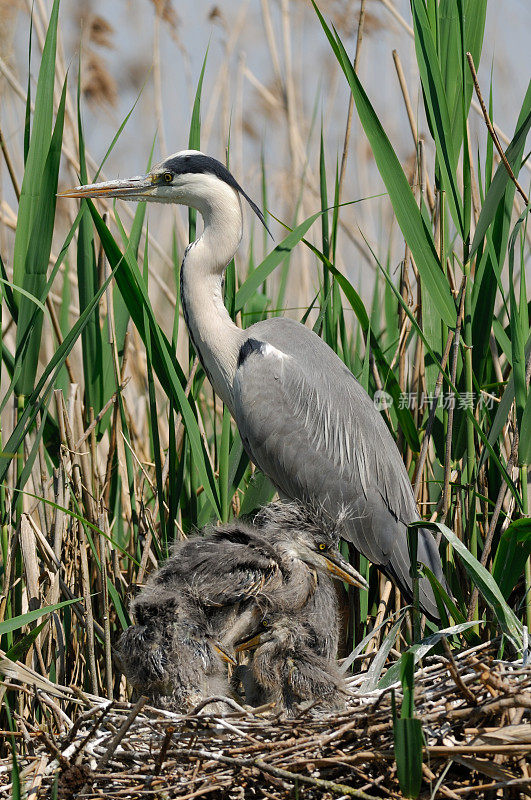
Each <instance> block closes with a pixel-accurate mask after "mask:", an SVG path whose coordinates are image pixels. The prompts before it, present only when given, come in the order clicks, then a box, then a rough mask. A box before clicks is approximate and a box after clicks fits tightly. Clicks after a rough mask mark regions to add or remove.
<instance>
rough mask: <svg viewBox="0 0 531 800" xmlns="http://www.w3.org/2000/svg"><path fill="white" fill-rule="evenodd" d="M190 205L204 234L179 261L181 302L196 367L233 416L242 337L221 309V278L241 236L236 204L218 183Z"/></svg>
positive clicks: (233, 194)
mask: <svg viewBox="0 0 531 800" xmlns="http://www.w3.org/2000/svg"><path fill="white" fill-rule="evenodd" d="M193 205H194V207H196V208H197V209H198V211H199V212H200V214H201V215H202V217H203V221H204V230H203V233H202V235H201V236H200V237H199V239H197V240H196V241H195V242H193V243H192V244H191V245H190V246H189V248H188V250H187V251H186V253H185V256H184V260H183V263H182V267H181V302H182V306H183V312H184V316H185V320H186V324H187V326H188V330H189V332H190V336H191V338H192V341H193V343H194V347H195V349H196V350H197V353H198V355H199V357H200V359H201V362H202V363H203V366H204V367H205V370H206V372H207V373H208V376H209V378H210V380H211V382H212V385H213V386H214V389H215V391H216V393H217V394H218V395H219V396H220V397H221V399H222V400H223V402H224V403H226V404H227V405H228V407H229V409H230V410H231V411H232V410H233V402H232V397H233V390H232V384H233V380H234V375H235V372H236V367H237V363H238V355H239V352H240V347H241V345H242V344H243V342H244V340H245V335H244V333H243V331H241V330H240V329H239V328H238V327H236V325H235V324H234V322H233V321H232V319H231V317H230V315H229V313H228V311H227V309H226V308H225V304H224V302H223V293H222V278H223V273H224V271H225V267H226V266H227V264H228V263H229V261H230V260H231V259H232V257H233V256H234V253H235V252H236V250H237V248H238V245H239V243H240V239H241V236H242V211H241V205H240V199H239V197H238V195H237V193H236V192H235V191H234V190H233V189H232V188H231V187H229V186H226V185H225V184H222V186H221V187H220V188H219V189H218V190H217V191H216V196H215V197H213V198H212V197H209V198H208V201H206V200H205V201H204V202H203V201H197V200H196V201H195V202H194V204H193Z"/></svg>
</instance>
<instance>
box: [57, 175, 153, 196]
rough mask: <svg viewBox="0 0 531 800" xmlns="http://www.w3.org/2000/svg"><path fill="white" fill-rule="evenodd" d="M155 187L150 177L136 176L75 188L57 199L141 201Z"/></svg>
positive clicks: (59, 193) (59, 194)
mask: <svg viewBox="0 0 531 800" xmlns="http://www.w3.org/2000/svg"><path fill="white" fill-rule="evenodd" d="M156 187H157V182H156V180H154V178H153V176H152V175H138V176H137V177H135V178H126V179H125V180H119V181H106V182H105V183H91V184H88V185H87V186H75V187H74V188H73V189H67V190H66V191H64V192H58V195H57V196H58V197H122V198H125V199H127V200H136V199H138V200H142V199H144V198H146V197H148V196H149V195H150V194H151V193H152V191H153V190H154V189H156Z"/></svg>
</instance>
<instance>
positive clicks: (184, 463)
mask: <svg viewBox="0 0 531 800" xmlns="http://www.w3.org/2000/svg"><path fill="white" fill-rule="evenodd" d="M500 5H502V4H497V3H492V2H491V3H490V4H489V7H488V9H487V2H486V0H468V1H467V0H439V1H438V2H437V0H427V2H426V3H425V2H423V0H412V3H411V7H410V6H409V4H407V3H396V4H395V3H393V2H392V0H381V2H380V1H378V2H377V0H366V2H358V0H356V2H351V3H347V2H339V0H336V1H335V2H324V0H323V2H322V3H320V4H319V10H320V12H321V13H322V14H323V17H322V18H320V16H319V13H318V12H317V9H314V8H313V7H312V5H311V3H309V2H308V3H307V2H302V0H300V1H299V2H295V0H291V2H290V0H279V2H273V1H272V0H262V2H261V3H258V2H257V0H254V2H247V3H241V4H240V5H235V4H233V3H230V4H229V3H224V4H220V5H219V6H212V7H211V8H209V10H208V14H206V12H204V11H203V10H201V11H200V14H203V16H201V17H200V18H198V17H197V4H195V7H194V6H192V4H183V6H182V9H181V8H180V7H179V9H176V8H174V6H173V5H172V4H171V3H170V2H164V1H163V0H159V2H154V3H152V4H151V3H149V2H147V0H146V2H144V3H141V2H136V3H131V2H129V3H126V2H123V3H122V2H118V3H115V4H113V8H112V12H111V14H112V16H108V15H107V11H106V8H107V6H106V5H105V4H100V5H97V4H96V3H94V4H92V5H91V4H86V3H84V4H83V12H81V11H80V8H81V5H80V4H75V3H69V2H66V0H64V2H62V3H61V5H60V6H59V4H58V3H57V2H55V3H54V4H53V6H52V3H45V2H44V0H37V1H36V2H35V4H34V6H33V14H32V15H30V6H31V4H29V3H28V4H26V3H20V4H19V5H16V4H13V3H1V4H0V18H1V22H2V26H3V32H4V31H5V35H3V36H2V47H3V48H4V50H3V52H2V53H1V60H0V73H1V76H0V77H1V90H2V112H1V115H0V129H1V133H2V158H1V169H2V172H1V192H2V202H1V208H0V254H1V257H2V265H1V267H2V276H1V278H2V282H1V284H0V285H1V292H2V306H1V308H2V328H1V330H2V342H1V345H2V362H1V398H0V403H1V405H0V410H1V441H2V453H1V454H0V524H1V566H0V636H1V649H2V651H3V652H4V653H5V654H7V655H6V657H5V658H4V660H3V662H2V664H3V670H4V672H6V670H7V674H8V675H9V677H10V679H12V678H14V677H17V674H19V673H17V671H16V670H17V669H18V670H22V669H23V666H24V665H25V668H26V669H30V670H34V671H35V672H37V673H38V674H39V675H40V676H43V677H45V678H46V679H47V680H50V681H51V682H53V683H54V684H64V685H70V684H75V685H77V686H79V687H81V688H82V689H84V690H85V691H87V692H89V693H92V694H100V695H106V696H109V697H110V696H115V697H123V696H124V694H125V692H126V689H125V684H124V681H123V680H122V679H121V676H120V674H119V672H117V670H116V669H115V667H114V666H113V662H112V647H113V642H114V641H115V640H116V638H117V637H118V635H119V634H120V632H121V631H122V630H123V629H124V628H125V627H127V625H128V624H129V622H130V620H129V615H128V610H127V609H128V602H129V599H130V596H131V592H132V590H133V586H134V585H135V584H142V583H143V582H144V581H145V579H146V576H147V575H148V574H149V572H150V571H151V570H152V569H153V568H154V566H155V565H156V564H157V562H158V561H160V560H161V559H162V558H164V557H165V555H166V554H167V552H168V549H169V547H170V546H171V543H172V541H173V540H174V539H175V538H177V537H181V536H183V535H186V534H187V533H188V532H189V531H190V530H193V529H194V528H195V527H197V526H198V527H201V526H203V525H205V524H207V523H209V522H215V521H217V520H227V519H229V518H230V517H231V516H232V515H234V514H243V513H247V512H250V511H252V510H253V509H254V508H256V507H257V506H258V505H260V504H263V503H265V502H267V501H268V500H269V499H271V497H272V496H273V490H272V487H271V485H270V484H269V482H268V481H267V480H265V479H264V478H263V476H261V475H260V474H258V473H255V472H254V469H253V468H252V466H251V465H250V464H249V462H248V459H247V457H246V455H245V453H244V452H243V448H242V444H241V440H240V437H239V435H238V433H237V430H236V429H235V427H234V425H233V423H232V421H231V419H230V416H229V414H228V412H227V411H226V410H225V409H223V407H222V406H221V404H220V401H219V399H217V398H216V397H215V396H214V395H213V392H212V389H211V387H210V385H209V384H208V381H206V379H205V376H204V373H203V372H202V369H201V367H200V365H199V364H198V361H197V359H196V357H195V354H194V352H193V350H192V348H191V346H189V342H188V337H187V333H186V330H185V327H184V323H183V319H182V314H181V310H180V306H179V296H178V295H179V282H178V271H179V265H180V261H181V258H182V254H183V251H184V248H185V246H186V244H187V243H188V241H189V240H190V237H193V236H194V235H195V224H196V223H195V219H194V217H193V215H188V213H187V211H186V210H184V211H183V210H182V209H174V208H167V207H163V206H156V207H154V208H152V209H150V212H149V215H148V214H147V213H146V208H145V207H144V206H143V205H142V204H140V205H138V207H136V206H133V205H127V204H116V205H115V206H111V205H109V204H105V203H104V202H100V201H98V204H97V206H94V205H92V204H90V203H86V202H83V204H82V205H81V206H80V207H79V206H77V205H76V204H75V203H74V202H72V201H66V200H61V199H59V200H57V201H56V191H57V190H58V188H59V189H61V188H67V187H69V186H73V185H75V184H77V183H79V182H83V183H86V182H90V181H92V180H96V179H97V178H98V177H99V179H104V178H105V177H109V178H111V177H115V176H118V175H120V176H122V177H126V176H128V175H133V174H139V173H141V172H143V171H144V170H145V169H146V168H147V166H148V163H149V162H150V161H153V160H156V159H158V157H159V156H165V155H168V154H169V153H171V152H173V151H176V150H180V149H184V148H186V147H187V146H191V147H196V148H199V147H200V148H201V149H202V150H203V151H205V152H208V153H209V154H211V155H214V156H216V157H218V158H220V159H221V160H228V161H229V163H230V167H231V170H232V171H233V172H234V174H235V176H236V177H237V179H238V181H239V182H240V183H241V184H242V185H243V186H244V188H245V189H246V191H248V192H249V194H250V195H251V196H252V197H253V198H254V199H255V200H256V201H258V202H259V204H260V201H261V205H262V206H263V207H264V211H265V213H266V218H267V220H268V223H269V224H270V225H271V227H272V230H273V232H274V235H275V242H274V243H271V241H270V240H268V239H267V237H266V235H265V234H264V231H262V230H261V229H260V228H259V227H258V226H257V225H256V222H255V221H253V220H252V219H251V218H250V215H249V214H246V224H247V230H246V234H245V237H244V241H243V243H242V246H241V248H240V250H239V252H238V254H237V256H236V263H233V264H231V265H230V266H229V268H228V271H227V279H226V287H225V289H226V302H227V306H228V308H229V310H230V311H231V313H232V314H233V316H234V318H235V319H236V320H237V321H238V323H239V324H241V325H242V326H244V327H245V326H247V325H249V324H251V323H252V322H255V321H257V320H258V319H262V318H263V317H264V316H266V315H275V314H279V313H286V314H289V315H290V316H293V317H294V318H296V319H299V320H301V321H303V322H305V323H306V324H308V325H310V326H313V327H314V329H315V330H316V331H317V332H318V333H320V335H322V336H323V338H324V339H325V340H326V341H327V342H328V344H329V345H330V346H331V347H332V348H333V349H334V350H335V351H336V352H337V353H338V354H339V355H340V357H341V358H342V359H343V360H344V361H345V363H346V364H347V365H348V366H349V367H350V368H351V369H352V371H353V372H354V374H355V375H356V376H357V377H358V379H359V380H360V381H361V382H362V384H363V385H364V386H365V387H366V388H367V390H368V391H369V394H370V395H371V396H373V395H375V393H376V392H378V394H377V395H376V397H377V399H379V403H380V406H379V407H380V408H381V410H382V413H383V415H384V417H385V419H386V421H387V423H388V425H389V426H390V428H391V430H392V431H393V434H394V436H395V439H396V441H397V443H398V446H399V448H400V450H401V452H402V453H403V457H404V460H405V463H406V465H407V467H408V470H409V472H410V476H411V479H412V482H413V484H414V487H415V494H416V497H417V499H418V502H419V508H420V510H421V513H422V515H423V517H424V518H425V519H430V520H432V521H434V522H437V523H440V524H441V526H442V524H443V523H445V524H446V526H447V527H446V528H444V527H440V528H439V529H438V535H439V538H441V555H442V558H443V562H444V565H445V572H446V575H447V578H448V582H449V585H450V586H451V589H452V592H453V595H454V597H455V602H456V604H455V605H453V604H452V603H449V609H448V616H449V619H448V620H446V619H445V620H444V622H445V623H446V621H448V622H450V621H453V622H454V623H457V624H460V625H464V623H465V622H466V621H467V620H468V622H470V623H471V626H470V627H468V628H466V630H463V633H464V635H466V638H467V640H468V641H469V642H473V641H476V640H477V638H478V637H481V638H483V639H485V638H488V637H490V636H492V635H494V634H495V633H496V631H498V630H500V629H501V631H502V632H503V633H504V634H505V636H506V637H508V638H509V639H510V640H511V641H512V645H511V646H512V647H513V648H516V650H519V649H520V650H521V648H522V641H523V635H524V633H523V627H522V626H523V625H524V624H527V625H529V623H530V621H531V596H530V588H531V571H530V565H529V554H530V552H531V527H530V525H529V519H528V513H529V493H528V463H529V457H530V455H531V402H530V399H529V397H530V395H529V377H530V365H531V360H530V354H531V338H530V327H529V294H528V291H527V283H526V279H525V275H526V268H527V269H529V255H530V247H529V243H530V232H529V230H528V227H527V216H526V209H527V210H528V198H529V184H530V179H529V178H530V166H529V161H528V160H527V155H528V150H529V137H528V132H529V128H530V126H531V90H530V88H529V84H528V79H529V66H530V63H529V62H530V57H529V53H528V52H527V51H526V49H525V44H523V45H522V47H518V46H516V45H515V42H517V41H518V37H519V36H520V31H521V30H525V27H526V24H525V20H526V19H527V26H528V23H529V9H528V8H527V6H526V5H525V4H524V3H518V2H512V3H507V4H503V6H504V7H505V9H506V12H504V14H503V15H501V13H500ZM491 6H492V7H493V9H494V11H491ZM507 9H510V11H509V10H507ZM511 15H512V16H511ZM513 17H514V18H513ZM332 24H333V25H334V26H335V29H333V28H332V27H331V25H332ZM496 28H498V29H499V30H498V31H496V30H495V29H496ZM489 37H490V38H489ZM494 41H495V42H496V57H494V55H493V54H494V49H495V48H494ZM343 46H344V48H345V49H343ZM498 46H499V49H498ZM207 48H208V52H207ZM467 51H470V53H471V58H472V62H473V64H475V66H476V69H477V68H478V65H479V64H480V63H481V64H482V68H480V69H479V83H480V86H481V91H482V95H483V98H484V101H485V104H486V109H487V113H488V116H489V118H490V120H491V121H492V123H493V128H492V131H493V133H494V136H492V135H490V134H489V132H488V130H487V124H486V122H485V119H484V116H483V114H482V113H481V109H480V106H479V102H478V97H477V96H476V93H475V91H474V89H473V83H472V73H471V69H470V65H469V63H468V60H467V57H466V53H467ZM482 52H483V55H482ZM526 61H527V64H526V63H525V62H526ZM506 63H511V64H514V65H515V66H514V69H511V70H510V74H507V68H506ZM28 65H30V67H31V68H30V69H29V70H28ZM358 76H359V77H358ZM498 109H500V111H499V112H498ZM129 114H130V115H129ZM498 123H499V126H498ZM386 134H387V135H388V136H389V139H388V138H387V135H386ZM494 139H496V141H494ZM391 143H392V144H391ZM498 149H499V150H501V151H502V152H503V151H506V156H504V158H505V160H506V162H507V163H506V164H504V163H502V160H501V156H500V153H499V152H498ZM103 162H104V163H103ZM516 184H518V185H516ZM342 204H344V205H342ZM198 225H199V226H200V225H201V223H200V221H198ZM290 229H293V232H291V233H290ZM448 529H450V530H451V531H453V537H454V538H452V534H451V532H450V531H449V530H448ZM443 534H444V535H443ZM352 558H353V559H354V560H356V562H357V565H358V568H359V569H361V570H362V571H363V573H364V574H365V575H366V576H367V578H368V580H369V584H370V590H369V591H368V592H361V593H359V594H358V593H356V594H355V595H354V596H353V597H351V598H350V601H349V603H348V604H347V603H346V604H345V612H347V611H348V612H349V613H348V618H349V625H348V627H349V640H350V643H352V642H354V643H355V644H358V643H359V642H360V641H361V640H362V639H363V638H364V637H365V636H367V635H368V634H370V633H371V632H372V631H373V630H374V631H375V635H374V636H373V637H372V638H370V641H369V642H368V644H366V645H365V646H366V648H367V653H368V656H367V658H366V659H365V661H364V662H363V663H364V664H365V667H366V666H367V665H369V664H370V662H371V657H372V656H371V653H372V654H374V653H375V652H376V651H377V649H378V647H379V645H380V643H381V642H382V641H384V639H385V637H386V634H387V633H388V632H389V630H392V631H393V634H392V639H393V640H392V641H391V642H390V643H389V645H388V646H389V652H390V653H391V655H394V656H396V652H397V650H398V651H402V650H403V649H404V648H405V647H407V646H408V645H409V644H411V642H412V638H413V637H414V635H415V633H414V632H412V630H411V626H409V627H408V625H407V624H406V622H405V623H404V627H403V630H402V633H401V634H400V636H399V637H398V639H397V640H396V643H395V641H394V640H395V636H396V633H397V629H396V628H393V627H392V626H393V623H394V622H395V619H396V617H395V614H396V612H398V611H399V610H400V609H401V607H402V606H403V601H402V600H401V598H400V597H399V595H398V593H397V591H396V590H395V589H394V587H392V586H391V584H390V583H389V582H388V581H386V580H385V578H383V577H382V576H380V575H379V573H378V572H377V571H376V570H375V569H374V568H373V567H371V566H370V565H369V564H368V563H367V562H366V560H365V559H363V558H359V557H358V556H356V555H355V554H352ZM478 590H479V592H478ZM382 622H385V624H384V625H383V626H381V625H380V623H382ZM459 641H460V640H459V639H458V638H457V637H456V638H455V643H456V644H458V643H459ZM395 644H396V647H395V649H394V650H391V645H395ZM15 662H17V664H18V666H16V665H15V667H13V663H15ZM365 667H364V668H365ZM13 670H14V671H13ZM19 677H23V673H22V672H20V674H19ZM26 678H27V675H26ZM8 685H9V684H4V686H3V687H2V692H3V695H4V696H6V691H7V687H8ZM7 698H8V699H9V700H10V707H11V709H12V711H13V712H14V713H15V714H16V713H18V714H19V715H21V716H23V715H24V713H26V712H27V711H28V708H27V704H30V705H31V710H32V713H35V714H37V712H38V709H36V706H35V704H34V703H33V700H32V699H31V698H30V699H29V700H28V699H27V697H26V695H25V694H24V693H23V692H20V693H18V694H16V693H14V692H13V691H12V690H9V693H8V694H7ZM39 713H40V712H39ZM37 718H38V714H37ZM7 724H8V723H7V722H6V723H5V725H4V727H6V725H7Z"/></svg>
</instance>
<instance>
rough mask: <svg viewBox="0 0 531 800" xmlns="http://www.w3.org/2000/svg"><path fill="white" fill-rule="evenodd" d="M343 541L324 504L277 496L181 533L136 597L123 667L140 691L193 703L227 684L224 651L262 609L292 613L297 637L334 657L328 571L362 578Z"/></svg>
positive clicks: (123, 643)
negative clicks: (240, 514)
mask: <svg viewBox="0 0 531 800" xmlns="http://www.w3.org/2000/svg"><path fill="white" fill-rule="evenodd" d="M338 541H339V539H338V532H337V525H336V524H335V522H334V521H332V520H330V519H329V518H328V516H327V515H326V513H325V512H319V511H317V510H315V511H314V512H313V513H310V512H309V510H308V509H307V508H304V507H302V506H299V505H297V504H295V503H289V504H286V503H273V504H271V505H270V506H268V507H266V508H265V509H262V511H261V512H260V513H259V514H258V515H257V516H256V517H255V519H254V521H253V523H252V524H251V523H247V522H243V521H241V520H234V521H232V522H230V523H228V524H226V525H221V526H219V527H215V528H210V529H207V531H206V532H205V533H204V535H203V536H201V535H198V536H194V537H191V538H189V539H187V540H185V541H183V542H179V543H178V544H177V545H176V546H175V548H174V551H173V554H172V556H171V557H170V558H169V559H168V560H167V561H166V562H165V563H164V564H163V565H162V567H161V568H160V569H159V570H157V572H156V573H155V574H154V575H153V576H152V577H151V578H150V580H149V582H148V585H147V586H146V587H145V588H144V589H143V590H142V592H141V593H140V594H139V596H138V597H137V598H136V599H135V601H134V602H133V605H132V612H133V614H134V616H135V618H136V623H137V624H136V625H134V626H133V627H132V628H129V630H128V631H126V632H125V633H124V634H123V636H122V638H121V640H120V642H119V650H120V654H121V662H122V665H123V667H122V669H123V672H124V673H125V675H126V676H127V677H128V679H129V681H130V682H131V684H132V685H133V686H135V688H136V689H137V691H141V692H143V693H145V694H148V695H150V696H155V697H157V698H160V697H166V698H167V699H166V700H165V703H166V704H167V705H168V704H169V705H172V706H173V707H175V708H181V709H182V708H186V709H188V708H189V707H190V705H191V704H192V703H193V702H197V701H198V700H200V699H202V698H203V697H207V696H209V695H211V694H220V693H222V694H226V693H227V677H226V668H225V665H224V663H223V658H225V661H226V660H227V659H228V658H230V655H229V653H230V652H231V651H232V649H233V648H234V645H235V644H236V643H237V642H239V641H241V640H242V639H245V638H246V637H249V636H251V635H254V634H255V633H256V631H257V629H258V628H259V627H260V625H261V623H262V620H263V618H264V615H266V614H268V615H275V619H277V618H279V619H280V618H282V617H283V616H285V615H287V614H288V613H289V614H291V615H292V617H293V623H294V628H297V630H298V631H299V633H298V634H297V636H298V640H299V641H300V642H301V643H302V641H303V640H302V638H301V633H300V631H301V630H302V629H303V628H304V631H305V634H304V643H305V647H307V648H310V649H311V650H312V652H313V654H314V655H315V656H316V657H318V658H323V659H324V660H325V661H326V662H327V663H329V664H330V666H331V665H332V660H333V659H335V657H336V655H337V642H338V617H337V601H336V595H335V592H334V589H333V586H332V584H331V580H330V578H331V577H334V578H337V579H340V580H345V581H346V582H348V583H350V584H353V585H356V586H366V583H365V580H364V578H363V577H362V576H361V575H360V574H359V573H357V572H356V570H354V569H353V568H352V567H351V565H350V564H349V563H348V562H347V561H346V560H345V559H344V558H343V556H342V555H341V553H340V551H339V549H338ZM285 624H288V623H287V622H286V623H285ZM275 630H277V629H275ZM278 631H280V628H278ZM295 638H297V637H295ZM278 680H280V673H279V678H278ZM260 685H261V686H264V687H266V688H269V684H267V685H266V683H265V682H261V683H260ZM279 696H280V695H279Z"/></svg>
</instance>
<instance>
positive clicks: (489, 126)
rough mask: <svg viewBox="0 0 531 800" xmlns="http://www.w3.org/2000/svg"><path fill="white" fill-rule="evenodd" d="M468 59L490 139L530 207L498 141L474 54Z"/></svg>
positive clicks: (469, 55)
mask: <svg viewBox="0 0 531 800" xmlns="http://www.w3.org/2000/svg"><path fill="white" fill-rule="evenodd" d="M466 57H467V60H468V66H469V67H470V72H471V74H472V80H473V81H474V88H475V90H476V95H477V98H478V100H479V104H480V106H481V110H482V112H483V117H484V119H485V124H486V126H487V130H488V132H489V133H490V137H491V139H492V141H493V142H494V146H495V148H496V150H497V151H498V153H499V154H500V158H501V160H502V163H503V166H504V167H505V169H506V170H507V172H508V173H509V177H510V179H511V180H512V182H513V183H514V185H515V186H516V188H517V189H518V191H519V193H520V194H521V195H522V197H523V200H524V203H525V204H526V206H528V205H529V200H528V198H527V195H526V193H525V192H524V190H523V189H522V187H521V186H520V184H519V183H518V181H517V179H516V176H515V174H514V172H513V171H512V169H511V165H510V164H509V162H508V161H507V157H506V155H505V153H504V152H503V148H502V146H501V144H500V140H499V139H498V136H497V134H496V131H495V130H494V127H493V125H492V122H491V121H490V117H489V113H488V111H487V107H486V105H485V102H484V100H483V96H482V94H481V89H480V88H479V82H478V76H477V74H476V68H475V67H474V59H473V58H472V53H467V54H466Z"/></svg>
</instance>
